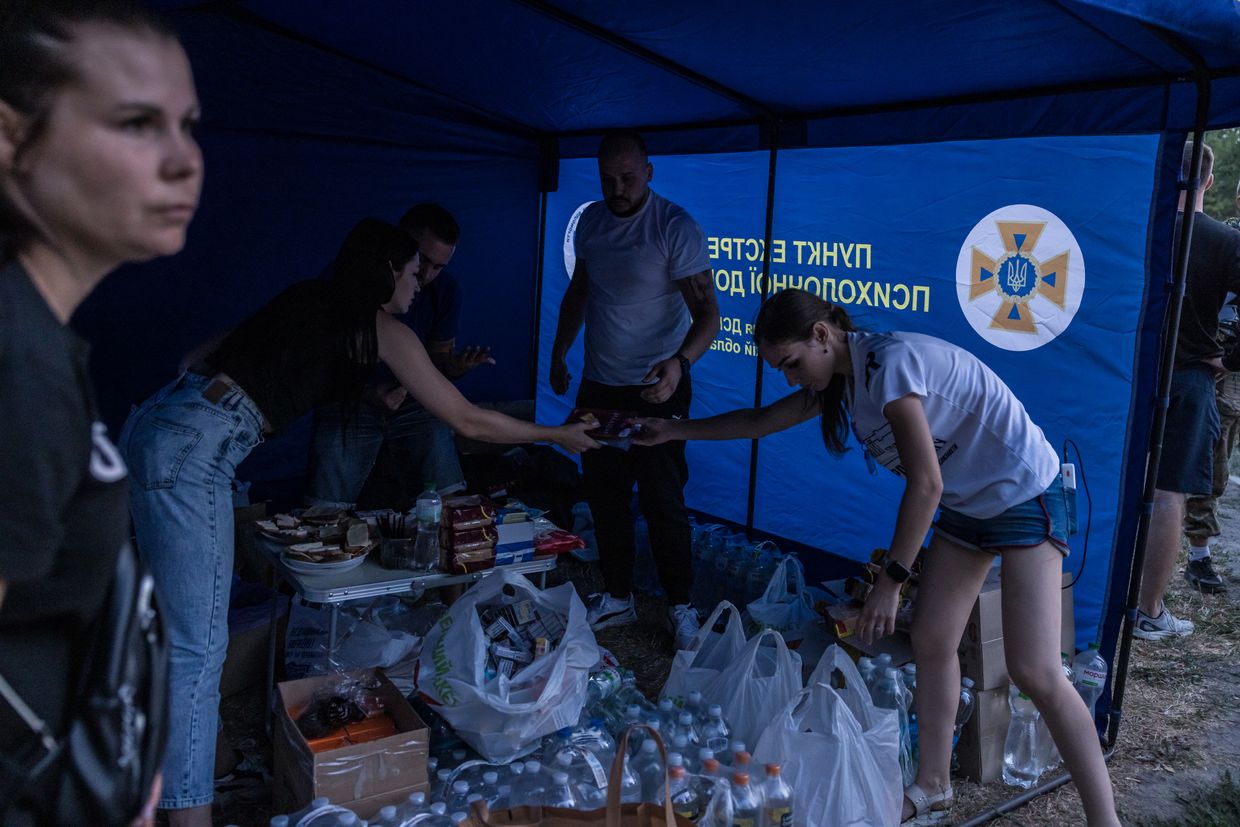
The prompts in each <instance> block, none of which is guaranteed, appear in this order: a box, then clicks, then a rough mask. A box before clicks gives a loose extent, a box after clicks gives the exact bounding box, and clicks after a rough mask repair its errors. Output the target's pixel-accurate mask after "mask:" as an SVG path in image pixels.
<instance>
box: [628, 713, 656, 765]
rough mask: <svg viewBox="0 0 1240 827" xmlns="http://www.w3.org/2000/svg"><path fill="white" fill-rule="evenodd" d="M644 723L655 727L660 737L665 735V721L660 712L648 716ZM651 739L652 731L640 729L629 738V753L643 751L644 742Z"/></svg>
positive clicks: (634, 753) (631, 754)
mask: <svg viewBox="0 0 1240 827" xmlns="http://www.w3.org/2000/svg"><path fill="white" fill-rule="evenodd" d="M642 723H644V724H645V725H646V726H648V727H650V728H651V729H653V730H654V732H655V735H658V736H659V737H660V738H662V737H663V721H662V720H660V719H659V716H658V713H655V714H654V715H650V716H647V718H646V720H645V721H643V722H642ZM649 740H650V733H649V732H647V731H646V730H644V729H639V730H638V731H637V732H634V733H633V737H631V738H629V755H630V756H633V755H637V754H638V753H639V752H641V748H642V744H644V743H646V742H647V741H649Z"/></svg>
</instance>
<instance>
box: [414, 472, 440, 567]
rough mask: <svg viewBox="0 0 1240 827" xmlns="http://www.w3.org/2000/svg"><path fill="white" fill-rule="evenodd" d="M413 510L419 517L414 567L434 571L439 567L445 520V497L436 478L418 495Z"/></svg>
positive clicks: (428, 482)
mask: <svg viewBox="0 0 1240 827" xmlns="http://www.w3.org/2000/svg"><path fill="white" fill-rule="evenodd" d="M413 510H414V514H415V515H416V516H417V519H418V535H417V537H416V538H415V540H414V547H413V568H414V569H416V570H418V571H434V570H435V569H437V568H439V525H440V523H441V522H442V520H443V498H442V497H440V496H439V492H438V491H436V490H435V482H434V480H428V481H427V483H426V489H425V490H424V491H423V492H422V493H421V494H419V495H418V499H417V500H416V501H415V502H414V506H413Z"/></svg>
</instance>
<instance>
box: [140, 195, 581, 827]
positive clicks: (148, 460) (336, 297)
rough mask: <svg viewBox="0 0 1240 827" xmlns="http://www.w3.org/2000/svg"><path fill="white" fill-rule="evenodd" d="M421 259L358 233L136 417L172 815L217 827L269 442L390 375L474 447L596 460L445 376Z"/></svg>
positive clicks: (352, 401)
mask: <svg viewBox="0 0 1240 827" xmlns="http://www.w3.org/2000/svg"><path fill="white" fill-rule="evenodd" d="M419 263H420V262H419V259H418V246H417V242H415V241H414V240H413V238H412V237H411V236H410V235H409V234H408V233H405V232H404V231H403V230H400V229H398V228H396V227H394V226H392V225H390V224H387V223H384V222H382V221H379V220H377V219H364V220H362V221H360V222H359V223H358V224H357V225H356V226H354V227H353V229H352V231H351V232H350V233H349V235H348V237H347V238H346V239H345V241H344V243H343V245H342V246H341V248H340V252H339V254H338V255H337V256H336V260H335V263H334V264H333V266H332V272H331V278H329V279H316V280H312V281H305V282H300V283H298V284H295V285H293V286H292V287H290V288H288V289H287V290H285V291H284V292H283V293H281V294H279V295H278V296H276V297H275V298H274V299H272V301H271V302H270V303H269V304H267V305H266V306H265V307H263V308H262V309H260V310H258V311H257V312H256V313H254V315H252V316H250V318H248V319H247V320H246V321H244V322H242V323H241V325H239V326H238V327H237V328H236V329H235V330H233V331H232V332H231V333H229V334H228V335H227V336H226V337H225V338H224V339H223V341H222V342H221V343H220V344H219V346H218V347H217V348H216V349H215V350H214V352H212V353H211V354H210V355H208V356H207V357H206V358H205V359H204V360H203V361H201V362H200V363H198V364H196V365H192V366H191V367H190V370H189V371H187V372H186V373H185V374H184V375H182V376H181V377H180V378H178V379H177V380H176V381H174V382H172V383H171V384H169V385H168V386H166V387H165V388H163V389H162V390H160V391H159V392H157V393H156V394H155V395H154V396H152V397H151V398H150V399H148V400H147V401H146V402H144V403H143V404H142V405H141V406H140V407H139V408H138V409H137V410H135V411H134V412H133V413H132V414H130V416H129V420H128V421H127V422H126V423H125V428H124V430H123V431H122V433H121V439H120V446H121V450H122V451H123V453H124V456H125V457H126V459H127V460H128V462H129V464H130V467H131V469H132V474H133V478H134V485H133V487H132V493H131V497H130V500H131V505H132V509H133V517H134V528H135V531H136V534H137V539H138V550H139V552H140V553H141V555H142V557H143V559H144V560H145V561H147V564H148V565H149V566H150V568H151V570H152V571H153V573H154V575H155V579H156V584H157V585H158V587H159V590H160V594H161V597H162V599H163V604H164V606H165V611H166V616H167V617H166V620H167V625H168V630H169V639H170V640H171V643H172V663H171V679H170V683H171V702H170V707H171V708H172V709H173V710H175V711H176V714H174V716H173V720H172V722H171V726H170V732H169V743H168V754H167V758H166V760H165V762H164V779H165V781H164V798H163V801H162V802H161V806H162V807H166V808H169V809H172V810H174V812H175V814H176V820H177V822H178V823H184V824H191V823H202V824H209V823H210V813H211V808H210V804H211V801H212V797H213V784H212V780H213V778H212V776H213V768H214V759H215V745H216V728H217V723H218V711H219V700H220V696H219V682H220V671H221V669H222V667H223V663H224V655H225V650H226V648H227V643H228V623H227V615H228V595H229V585H230V582H231V578H232V569H233V510H232V481H233V477H234V475H235V472H236V468H237V465H238V464H240V462H241V461H242V460H243V459H245V457H246V456H247V455H248V454H249V453H250V451H251V450H253V448H254V447H255V446H256V445H258V444H259V443H260V442H262V441H263V439H264V438H265V437H266V436H269V435H271V434H275V433H278V432H279V431H280V430H281V429H283V428H284V427H285V426H287V425H288V424H289V423H291V422H292V421H293V420H295V419H297V418H298V417H300V416H302V415H303V414H305V413H307V412H309V411H311V410H312V409H314V408H316V407H318V406H320V405H323V404H325V403H328V402H340V403H344V405H345V406H346V408H347V407H349V406H352V405H356V404H357V402H358V399H359V397H360V394H361V393H362V390H363V387H364V385H365V382H366V379H367V378H368V377H369V375H370V373H371V371H372V370H373V369H374V366H375V365H376V364H377V363H378V362H380V361H382V362H384V363H385V364H386V365H387V366H388V367H389V368H391V370H392V372H393V373H394V374H395V375H396V377H397V379H398V380H400V382H401V384H402V385H404V387H405V388H406V389H407V390H408V391H409V393H410V395H411V396H413V397H415V398H416V399H417V400H418V401H419V402H421V403H422V404H423V405H424V406H426V408H427V409H428V410H430V411H431V412H432V413H434V414H435V415H436V416H438V417H439V418H440V419H442V420H444V421H445V422H447V423H448V424H449V425H451V426H452V427H453V428H454V429H456V431H458V432H459V433H461V434H463V435H465V436H466V437H469V438H472V439H480V440H485V441H489V442H509V443H519V442H538V441H547V442H554V443H556V444H558V445H560V446H561V447H563V448H566V449H568V450H569V451H573V452H577V451H583V450H586V449H588V448H592V447H595V443H594V441H593V440H592V439H590V438H589V437H588V436H586V435H585V431H586V430H587V428H588V427H589V426H588V425H586V424H583V423H577V424H573V425H562V426H558V427H545V426H539V425H533V424H531V423H527V422H522V421H520V420H517V419H512V418H510V417H507V416H504V415H502V414H500V413H497V412H495V411H487V410H483V409H481V408H478V407H476V406H474V405H472V404H470V403H469V402H468V401H466V400H465V398H464V397H463V396H461V394H460V393H459V392H458V391H457V390H456V388H455V387H454V386H453V385H452V383H451V382H449V381H448V380H447V379H445V378H444V377H443V375H442V374H441V373H440V372H439V371H438V370H437V369H436V368H435V367H434V365H433V364H432V363H431V361H430V358H429V357H428V356H427V355H426V351H425V350H424V349H423V347H422V344H421V342H419V341H418V338H417V336H415V335H414V334H413V332H412V331H411V330H410V329H409V328H408V327H406V326H405V325H403V324H401V323H400V322H399V321H397V320H396V319H395V318H393V314H400V313H404V312H405V311H406V310H407V309H408V308H409V303H410V302H411V301H412V300H413V297H414V295H415V294H416V293H417V291H418V281H417V275H416V274H417V271H418V266H419Z"/></svg>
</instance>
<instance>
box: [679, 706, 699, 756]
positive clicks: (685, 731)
mask: <svg viewBox="0 0 1240 827" xmlns="http://www.w3.org/2000/svg"><path fill="white" fill-rule="evenodd" d="M676 735H683V736H684V737H685V740H686V741H688V742H689V745H691V746H694V747H696V746H698V745H699V744H701V743H702V733H701V731H700V730H699V729H698V727H697V723H696V722H695V721H694V720H693V713H692V712H689V711H688V710H685V711H684V712H681V713H680V716H679V717H678V718H677V719H676Z"/></svg>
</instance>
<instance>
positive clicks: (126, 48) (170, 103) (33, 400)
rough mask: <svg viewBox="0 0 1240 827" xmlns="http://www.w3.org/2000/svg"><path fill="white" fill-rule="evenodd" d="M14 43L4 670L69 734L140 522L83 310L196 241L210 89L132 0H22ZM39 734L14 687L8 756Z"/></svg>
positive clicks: (5, 258)
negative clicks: (132, 526) (193, 228)
mask: <svg viewBox="0 0 1240 827" xmlns="http://www.w3.org/2000/svg"><path fill="white" fill-rule="evenodd" d="M0 55H3V57H2V58H0V422H3V423H4V428H5V431H4V436H3V438H0V674H3V676H4V678H5V679H6V680H7V681H8V682H9V684H10V685H11V686H12V687H13V688H14V689H15V690H16V691H17V693H18V694H19V695H21V696H22V697H23V699H24V700H25V701H26V702H27V703H28V704H29V705H30V706H31V707H32V708H33V710H34V712H35V713H36V714H37V715H38V716H39V717H40V718H42V719H43V720H44V721H46V722H47V723H48V724H49V725H50V726H51V727H52V729H53V731H54V732H55V733H56V734H57V735H60V734H62V733H63V732H64V731H65V728H66V726H67V724H68V717H69V714H68V713H69V709H70V704H71V702H72V700H73V699H72V691H73V689H74V688H75V687H76V686H77V675H78V672H79V670H80V669H81V667H82V663H83V658H84V657H85V651H86V646H87V645H88V644H89V643H90V641H91V635H90V632H91V630H92V628H93V627H94V624H95V621H96V619H97V617H98V615H99V612H100V610H101V607H102V604H103V600H104V597H105V596H106V594H107V590H108V587H109V585H110V584H111V582H112V578H113V573H114V571H115V568H116V560H117V553H118V552H119V550H120V549H121V548H122V546H123V545H124V543H125V542H126V541H127V539H128V536H129V516H128V513H127V509H126V493H125V492H126V470H125V465H124V463H123V462H121V460H120V456H119V454H118V453H117V451H116V448H115V447H113V445H112V444H111V442H110V441H109V440H108V436H107V433H106V429H105V428H104V426H103V424H102V423H100V422H99V421H98V417H97V415H96V411H95V406H94V399H93V393H92V389H91V383H90V380H89V377H88V374H87V357H88V348H87V345H86V343H85V342H84V341H82V340H81V339H80V338H79V337H78V336H77V335H76V334H75V333H74V332H73V331H72V330H71V329H70V328H69V326H68V322H69V318H70V317H71V316H72V315H73V312H74V311H75V310H76V308H77V307H78V305H80V304H81V302H82V301H83V300H84V299H85V298H86V297H87V296H88V295H89V294H90V292H91V291H92V290H93V289H94V288H95V286H96V285H98V284H99V282H100V281H102V280H103V278H104V277H105V276H106V275H107V274H108V273H109V272H110V271H111V270H112V269H114V268H115V267H116V266H117V265H119V264H122V263H124V262H128V261H143V260H147V259H151V258H154V257H156V256H163V255H170V254H172V253H175V252H177V251H178V250H180V249H181V246H182V245H183V244H184V242H185V229H186V226H187V225H188V223H189V220H190V218H191V216H192V215H193V212H194V208H195V207H196V206H197V203H198V193H199V189H200V187H201V183H202V156H201V154H200V153H199V150H198V146H197V144H196V143H195V141H194V138H193V135H192V128H193V126H194V124H195V122H196V120H197V117H198V101H197V97H196V94H195V92H194V83H193V78H192V77H191V74H190V67H189V62H188V60H187V59H186V57H185V53H184V51H182V49H181V46H180V44H179V43H178V42H177V40H176V38H175V36H173V35H172V34H171V32H170V31H169V30H168V29H167V28H165V27H164V26H163V25H162V24H161V23H160V22H158V21H157V20H154V19H153V18H152V17H151V16H150V15H149V13H147V12H145V11H144V10H142V9H141V8H140V7H137V6H136V5H133V4H129V3H124V2H119V0H118V1H117V2H96V3H92V4H84V3H70V2H64V1H63V0H59V1H58V0H33V2H16V1H15V0H6V2H4V3H3V4H2V5H0ZM6 592H7V593H6ZM29 738H30V734H29V731H28V730H27V729H26V728H25V726H24V725H23V724H22V723H21V722H20V721H19V720H18V719H16V718H15V716H14V714H13V712H12V710H11V709H10V708H9V706H8V704H7V703H5V702H4V701H0V758H2V759H7V760H10V761H11V760H13V759H14V758H15V757H16V756H19V755H30V751H29V750H24V749H23V748H22V747H23V745H24V744H25V743H26V742H28V741H29ZM14 764H16V766H14V765H13V764H10V765H9V766H8V767H5V768H3V770H2V771H0V775H3V774H4V773H22V772H23V769H25V770H28V769H29V767H24V768H23V766H22V765H21V764H20V763H18V762H14ZM23 774H24V773H23ZM0 780H2V779H0ZM52 783H54V782H49V783H48V784H44V785H35V786H34V788H31V787H26V788H23V789H20V790H19V791H18V796H19V798H18V800H16V801H13V800H0V822H2V823H4V824H6V825H9V824H28V823H47V822H46V820H47V818H48V816H46V815H44V814H43V813H42V810H43V808H44V807H45V806H47V805H49V804H50V803H51V799H52V798H53V796H54V794H55V791H54V790H52V789H47V786H50V785H51V784H52Z"/></svg>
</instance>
